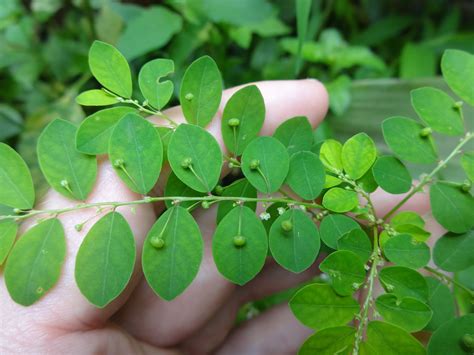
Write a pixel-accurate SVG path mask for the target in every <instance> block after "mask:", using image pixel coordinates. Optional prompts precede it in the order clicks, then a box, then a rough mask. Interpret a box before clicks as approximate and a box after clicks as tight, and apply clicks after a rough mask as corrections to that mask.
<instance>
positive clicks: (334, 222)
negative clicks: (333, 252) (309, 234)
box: [319, 214, 360, 249]
mask: <svg viewBox="0 0 474 355" xmlns="http://www.w3.org/2000/svg"><path fill="white" fill-rule="evenodd" d="M319 229H320V231H321V239H322V240H323V242H324V243H325V244H326V245H327V246H328V247H330V248H332V249H337V241H338V240H339V239H340V238H341V237H342V236H343V235H344V234H346V233H347V232H350V231H351V230H353V229H360V225H359V224H358V223H357V222H356V221H355V220H353V219H352V218H349V217H347V216H344V215H342V214H330V215H328V216H326V217H324V218H323V220H322V221H321V225H320V226H319Z"/></svg>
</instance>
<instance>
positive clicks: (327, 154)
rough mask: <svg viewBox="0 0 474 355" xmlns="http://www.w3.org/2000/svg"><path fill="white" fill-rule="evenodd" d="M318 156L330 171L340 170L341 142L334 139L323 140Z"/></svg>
mask: <svg viewBox="0 0 474 355" xmlns="http://www.w3.org/2000/svg"><path fill="white" fill-rule="evenodd" d="M319 154H320V156H319V157H320V158H321V161H322V162H323V164H324V166H325V167H326V168H328V169H329V170H330V171H336V172H341V171H342V157H341V155H342V144H341V143H340V142H338V141H336V140H334V139H327V140H325V141H324V143H323V145H322V146H321V150H320V153H319Z"/></svg>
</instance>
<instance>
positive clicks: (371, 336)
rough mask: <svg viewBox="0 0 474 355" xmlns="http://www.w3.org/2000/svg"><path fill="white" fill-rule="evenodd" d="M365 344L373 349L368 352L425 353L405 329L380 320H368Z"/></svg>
mask: <svg viewBox="0 0 474 355" xmlns="http://www.w3.org/2000/svg"><path fill="white" fill-rule="evenodd" d="M367 344H368V345H369V346H370V347H371V348H372V349H373V350H372V352H369V354H371V353H373V354H385V355H401V354H410V355H426V350H425V348H424V347H423V345H422V344H421V343H420V342H419V341H418V340H417V339H416V338H415V337H414V336H412V335H411V334H409V333H408V332H407V331H406V330H403V329H402V328H400V327H397V326H396V325H392V324H389V323H384V322H381V321H372V322H369V324H368V326H367Z"/></svg>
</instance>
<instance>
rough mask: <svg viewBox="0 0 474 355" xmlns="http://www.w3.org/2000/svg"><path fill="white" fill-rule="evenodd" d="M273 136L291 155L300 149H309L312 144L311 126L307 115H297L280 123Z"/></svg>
mask: <svg viewBox="0 0 474 355" xmlns="http://www.w3.org/2000/svg"><path fill="white" fill-rule="evenodd" d="M273 137H275V138H276V139H278V140H279V141H280V142H281V143H282V144H283V145H284V146H285V147H286V149H287V151H288V155H289V156H292V155H293V154H295V153H298V152H301V151H309V150H311V146H312V145H313V128H312V127H311V124H310V123H309V121H308V118H307V117H304V116H297V117H293V118H290V119H288V120H286V121H284V122H283V123H282V124H280V125H279V126H278V127H277V129H276V130H275V133H273Z"/></svg>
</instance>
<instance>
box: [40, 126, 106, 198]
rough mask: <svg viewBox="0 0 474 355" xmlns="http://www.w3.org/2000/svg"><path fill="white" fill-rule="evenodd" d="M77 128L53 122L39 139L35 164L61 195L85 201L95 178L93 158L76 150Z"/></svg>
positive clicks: (94, 160) (95, 161)
mask: <svg viewBox="0 0 474 355" xmlns="http://www.w3.org/2000/svg"><path fill="white" fill-rule="evenodd" d="M76 132H77V128H76V126H74V125H73V124H72V123H70V122H67V121H64V120H61V119H56V120H54V121H53V122H51V123H50V124H49V125H48V126H47V127H46V128H45V129H44V131H43V133H41V135H40V137H39V139H38V146H37V151H38V161H39V165H40V168H41V171H42V172H43V175H44V176H45V178H46V180H47V181H48V183H49V185H51V187H52V188H53V189H55V190H56V191H57V192H59V193H60V194H62V195H64V196H66V197H68V198H72V199H77V200H81V201H84V200H85V199H86V198H87V196H88V195H89V193H90V192H91V191H92V188H93V187H94V183H95V179H96V176H97V160H96V157H95V156H90V155H86V154H82V153H80V152H78V151H77V150H76V144H75V141H76Z"/></svg>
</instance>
